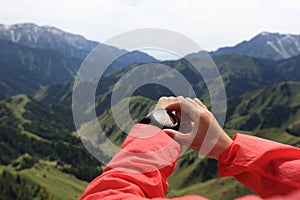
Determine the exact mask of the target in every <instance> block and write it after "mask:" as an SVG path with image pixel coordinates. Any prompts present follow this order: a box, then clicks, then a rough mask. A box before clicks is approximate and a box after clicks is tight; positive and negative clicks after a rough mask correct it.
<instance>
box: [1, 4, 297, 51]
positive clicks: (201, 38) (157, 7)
mask: <svg viewBox="0 0 300 200" xmlns="http://www.w3.org/2000/svg"><path fill="white" fill-rule="evenodd" d="M1 1H2V2H1ZM0 2H1V7H0V23H2V24H16V23H24V22H31V23H35V24H37V25H41V26H42V25H49V26H55V27H57V28H59V29H62V30H64V31H68V32H71V33H75V34H80V35H82V36H84V37H86V38H87V39H91V40H96V41H98V42H103V41H106V40H108V39H109V38H111V37H113V36H115V35H118V34H120V33H123V32H126V31H130V30H134V29H140V28H163V29H169V30H172V31H176V32H178V33H181V34H183V35H185V36H187V37H189V38H190V39H192V40H194V41H195V42H197V43H198V44H199V45H200V46H201V47H202V48H203V49H205V50H208V51H213V50H217V49H218V48H220V47H225V46H234V45H235V44H237V43H239V42H242V41H243V40H249V39H251V38H252V37H254V36H255V35H257V34H259V33H261V32H263V31H267V32H279V33H289V34H300V26H299V23H300V1H299V0H105V1H104V0H51V1H46V0H38V1H37V0H9V1H7V0H5V1H4V0H0Z"/></svg>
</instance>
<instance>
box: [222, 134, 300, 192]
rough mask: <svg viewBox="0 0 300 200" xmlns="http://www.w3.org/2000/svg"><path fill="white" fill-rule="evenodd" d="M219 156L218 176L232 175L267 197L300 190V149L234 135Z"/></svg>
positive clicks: (251, 137) (252, 137)
mask: <svg viewBox="0 0 300 200" xmlns="http://www.w3.org/2000/svg"><path fill="white" fill-rule="evenodd" d="M233 140H234V141H233V143H232V145H231V146H230V147H229V149H227V151H225V152H224V153H223V154H222V155H221V156H220V158H219V161H218V169H219V175H220V176H221V177H224V176H234V177H235V178H236V179H237V180H238V181H239V182H241V183H242V184H244V185H245V186H246V187H248V188H250V189H252V190H254V191H255V192H257V193H258V194H259V195H260V196H261V197H263V198H267V197H272V196H276V195H286V194H288V193H291V192H292V191H295V190H299V189H300V149H298V148H296V147H292V146H289V145H284V144H280V143H277V142H273V141H269V140H265V139H261V138H257V137H254V136H248V135H242V134H237V135H235V137H234V138H233Z"/></svg>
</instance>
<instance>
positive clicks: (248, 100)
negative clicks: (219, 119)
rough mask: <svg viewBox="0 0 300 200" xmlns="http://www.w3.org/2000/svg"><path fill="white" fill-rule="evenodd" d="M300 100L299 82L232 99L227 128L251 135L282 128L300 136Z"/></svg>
mask: <svg viewBox="0 0 300 200" xmlns="http://www.w3.org/2000/svg"><path fill="white" fill-rule="evenodd" d="M299 99H300V83H299V82H282V83H278V84H275V85H271V86H266V87H263V88H260V89H258V90H255V91H251V92H248V93H245V94H243V95H242V96H240V97H236V98H231V99H229V100H228V101H229V102H228V111H227V116H228V117H227V122H226V124H225V127H226V128H230V129H238V130H248V131H254V130H261V129H267V128H280V129H282V130H283V131H285V132H287V133H289V134H291V135H295V136H300V121H299V117H300V102H299ZM295 142H296V141H295ZM294 145H295V144H294Z"/></svg>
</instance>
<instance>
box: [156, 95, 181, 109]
mask: <svg viewBox="0 0 300 200" xmlns="http://www.w3.org/2000/svg"><path fill="white" fill-rule="evenodd" d="M176 100H177V99H176V98H175V97H172V96H169V97H166V96H162V97H160V98H159V100H158V101H157V103H156V105H155V108H163V109H165V107H166V106H167V105H168V104H170V103H172V102H175V101H176Z"/></svg>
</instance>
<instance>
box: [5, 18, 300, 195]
mask: <svg viewBox="0 0 300 200" xmlns="http://www.w3.org/2000/svg"><path fill="white" fill-rule="evenodd" d="M299 43H300V37H299V35H289V34H285V35H283V34H277V33H265V32H264V33H261V34H259V35H257V36H255V37H254V38H252V39H251V40H249V41H244V42H242V43H240V44H237V45H236V46H234V47H224V48H220V49H219V50H217V51H215V52H211V55H212V58H213V60H214V61H215V63H216V65H217V67H218V69H219V71H220V73H221V75H222V78H223V82H224V86H225V90H226V94H227V101H228V102H227V105H228V109H227V113H226V121H225V128H226V131H227V132H228V134H230V135H231V136H232V135H233V134H235V133H236V132H237V131H236V130H238V132H242V133H245V134H251V135H255V136H259V137H263V138H268V139H271V140H276V141H279V142H282V143H286V144H291V145H294V146H298V147H300V121H299V117H300V104H299V99H300V84H299V83H300V48H299ZM96 45H98V42H95V41H89V40H87V39H85V38H84V37H82V36H79V35H74V34H71V33H66V32H64V31H61V30H59V29H57V28H54V27H50V26H44V27H40V26H37V25H34V24H17V25H11V26H7V25H0V187H1V188H3V190H2V191H0V196H1V197H4V199H5V198H6V199H12V198H13V197H15V199H24V198H25V197H26V198H27V199H34V198H37V199H76V198H77V197H78V196H79V195H80V194H81V193H82V191H83V189H84V188H85V186H86V185H87V181H90V180H92V179H93V178H94V177H95V176H97V175H99V174H100V173H101V172H102V169H103V167H104V166H103V164H102V163H99V161H97V160H96V159H95V158H93V157H92V156H91V155H90V154H89V153H88V152H87V151H86V149H85V148H84V146H83V145H82V143H81V141H80V140H79V138H78V137H77V136H76V130H75V127H74V122H73V119H72V110H71V104H72V102H71V100H72V89H73V80H74V76H75V74H76V72H77V70H78V68H79V67H80V65H81V62H82V61H83V59H84V58H85V56H86V55H87V54H88V53H89V52H90V51H91V50H92V49H93V48H94V47H95V46H96ZM106 48H107V52H108V53H109V52H111V51H117V52H120V51H121V52H124V50H120V49H118V48H116V47H111V46H106ZM195 55H197V52H195V54H193V56H194V57H195ZM195 59H197V58H195ZM149 62H155V63H156V62H158V63H160V64H164V65H167V66H169V67H171V68H173V69H175V70H177V71H178V72H179V73H180V74H181V75H183V76H184V77H185V78H186V79H187V80H188V82H189V83H190V84H191V86H192V87H193V89H194V90H195V93H196V94H197V96H198V97H199V98H200V99H201V100H203V101H204V102H205V103H206V104H207V105H208V106H210V94H209V93H208V90H207V87H206V84H205V82H204V81H203V79H202V78H201V75H200V74H199V73H198V72H196V71H195V70H194V69H193V67H192V66H191V65H190V64H189V63H188V62H186V60H184V59H179V60H173V61H158V60H156V59H154V58H153V57H151V56H149V55H147V54H145V53H142V52H131V53H128V54H126V55H125V56H124V57H121V58H120V59H119V60H118V61H116V62H115V63H113V64H112V66H111V67H110V68H109V70H108V71H107V73H106V75H105V76H104V77H103V78H102V79H101V80H100V83H99V84H98V88H97V91H96V102H95V104H96V108H95V109H96V111H97V115H98V120H99V123H100V125H101V126H102V127H103V130H104V131H105V134H106V136H107V137H108V138H109V139H110V140H111V141H112V142H114V143H115V144H117V145H120V144H121V143H122V141H123V139H124V137H125V136H126V134H125V133H124V132H123V131H122V130H121V129H120V128H119V127H118V126H117V124H116V123H114V119H113V116H112V113H111V109H110V108H111V106H114V107H115V108H120V107H121V105H122V104H123V103H124V101H123V100H121V101H119V102H117V103H116V104H114V105H111V95H112V92H113V89H114V87H115V84H116V83H117V82H118V81H119V79H120V78H121V77H122V76H123V75H124V74H125V73H126V72H128V71H130V70H133V69H135V68H137V67H138V65H139V64H140V63H149ZM151 71H152V69H150V68H149V69H147V70H145V71H144V73H143V74H141V77H140V78H141V79H147V77H148V76H149V74H151ZM170 77H171V78H172V77H175V76H174V74H173V72H169V73H165V74H161V75H160V76H159V77H158V78H159V79H166V78H170ZM212 78H213V77H212ZM170 80H172V79H170ZM173 81H176V80H173ZM134 84H135V83H134V82H133V83H132V85H129V86H128V87H129V88H130V87H131V86H134ZM124 92H125V91H124ZM164 95H166V96H169V95H173V93H172V91H170V90H169V89H168V88H165V87H162V86H160V85H157V84H147V85H144V86H142V87H140V88H138V89H137V90H136V91H135V92H134V94H133V96H134V97H132V98H131V99H130V106H129V107H130V108H129V109H130V113H131V116H132V118H134V120H135V121H137V120H138V119H140V118H141V117H142V116H143V115H145V114H146V113H147V112H148V111H149V108H150V107H151V106H153V104H154V103H155V101H156V100H157V99H158V98H159V97H160V96H164ZM96 142H100V138H98V139H97V138H96ZM90 145H91V146H93V144H90ZM95 148H96V147H95ZM98 153H99V154H101V155H102V156H107V155H106V152H105V149H104V150H103V149H98ZM3 182H5V183H7V184H2V183H3ZM248 193H252V192H251V191H250V190H249V189H246V188H245V187H244V186H242V185H241V184H239V183H238V182H237V181H235V180H234V179H233V178H225V179H219V178H218V175H217V168H216V166H215V161H213V160H209V159H200V158H198V155H197V154H196V153H193V152H191V151H187V152H186V153H185V154H184V155H183V156H182V157H181V158H180V160H179V163H178V167H177V170H176V171H175V173H174V175H173V176H172V177H171V178H170V189H169V191H168V194H167V195H168V197H173V196H180V195H186V194H199V195H204V196H206V197H208V198H212V199H233V198H235V197H239V196H241V195H244V194H248Z"/></svg>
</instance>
